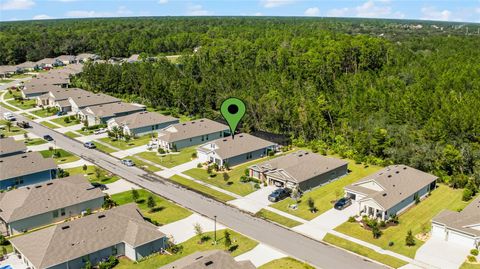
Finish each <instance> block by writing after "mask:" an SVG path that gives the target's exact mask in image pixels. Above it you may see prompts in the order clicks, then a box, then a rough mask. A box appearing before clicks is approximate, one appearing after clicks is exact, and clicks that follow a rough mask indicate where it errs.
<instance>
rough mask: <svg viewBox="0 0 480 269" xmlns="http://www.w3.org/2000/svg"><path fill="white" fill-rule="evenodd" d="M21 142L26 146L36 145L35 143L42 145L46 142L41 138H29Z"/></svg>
mask: <svg viewBox="0 0 480 269" xmlns="http://www.w3.org/2000/svg"><path fill="white" fill-rule="evenodd" d="M23 143H25V145H26V146H36V145H42V144H45V143H47V141H45V140H43V139H41V138H33V139H32V138H29V139H26V140H23Z"/></svg>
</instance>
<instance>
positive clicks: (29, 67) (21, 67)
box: [15, 61, 37, 73]
mask: <svg viewBox="0 0 480 269" xmlns="http://www.w3.org/2000/svg"><path fill="white" fill-rule="evenodd" d="M15 67H16V68H17V72H22V73H23V72H30V71H34V70H35V68H37V64H36V63H35V62H31V61H27V62H24V63H21V64H17V65H16V66H15Z"/></svg>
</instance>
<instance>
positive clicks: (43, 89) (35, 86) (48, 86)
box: [22, 80, 64, 94]
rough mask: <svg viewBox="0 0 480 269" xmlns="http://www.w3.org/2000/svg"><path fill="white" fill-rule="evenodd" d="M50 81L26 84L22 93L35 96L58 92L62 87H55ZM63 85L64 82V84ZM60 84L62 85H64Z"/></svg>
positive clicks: (36, 81)
mask: <svg viewBox="0 0 480 269" xmlns="http://www.w3.org/2000/svg"><path fill="white" fill-rule="evenodd" d="M62 81H64V80H62ZM50 82H52V81H50V80H48V81H47V80H34V81H30V82H27V83H25V84H24V87H23V89H22V92H23V93H25V94H34V93H47V92H49V91H51V90H56V89H57V88H60V86H57V85H54V84H52V83H50ZM55 83H60V81H56V82H55ZM62 83H63V82H62ZM62 83H60V84H62Z"/></svg>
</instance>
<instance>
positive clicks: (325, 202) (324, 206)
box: [271, 160, 381, 220]
mask: <svg viewBox="0 0 480 269" xmlns="http://www.w3.org/2000/svg"><path fill="white" fill-rule="evenodd" d="M347 161H348V169H349V170H350V173H349V174H348V175H346V176H344V177H342V178H340V179H338V180H336V181H334V182H331V183H328V184H326V185H324V186H321V187H318V188H316V189H313V190H311V191H309V192H307V193H305V194H304V195H303V196H302V198H301V199H299V201H298V202H297V203H298V208H297V209H295V210H293V209H290V207H289V206H290V205H291V204H295V200H293V199H291V198H287V199H284V200H282V201H280V202H278V203H275V204H273V205H271V207H274V208H276V209H278V210H282V211H285V212H287V213H289V214H292V215H294V216H297V217H300V218H303V219H306V220H312V219H314V218H315V217H318V216H319V215H321V214H322V213H325V212H326V211H327V210H329V209H331V208H333V203H332V201H335V200H337V199H339V198H340V197H342V196H343V193H344V192H343V187H345V186H347V185H350V184H352V183H354V182H356V181H357V180H359V179H360V178H363V177H365V176H367V175H370V174H372V173H374V172H376V171H378V170H380V169H381V167H379V166H373V165H369V166H366V165H364V164H356V163H355V161H352V160H347ZM308 198H312V199H313V200H314V201H315V207H316V208H317V212H315V213H312V212H311V211H310V210H309V207H308V204H307V200H308Z"/></svg>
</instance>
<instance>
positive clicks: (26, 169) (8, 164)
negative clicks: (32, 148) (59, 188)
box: [0, 152, 57, 180]
mask: <svg viewBox="0 0 480 269" xmlns="http://www.w3.org/2000/svg"><path fill="white" fill-rule="evenodd" d="M56 168H57V165H56V164H55V161H54V160H53V159H52V158H43V156H42V155H41V154H40V153H38V152H27V153H22V154H16V155H12V156H8V157H3V158H0V180H4V179H9V178H14V177H19V176H24V175H30V174H34V173H38V172H42V171H46V170H51V169H56Z"/></svg>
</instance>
